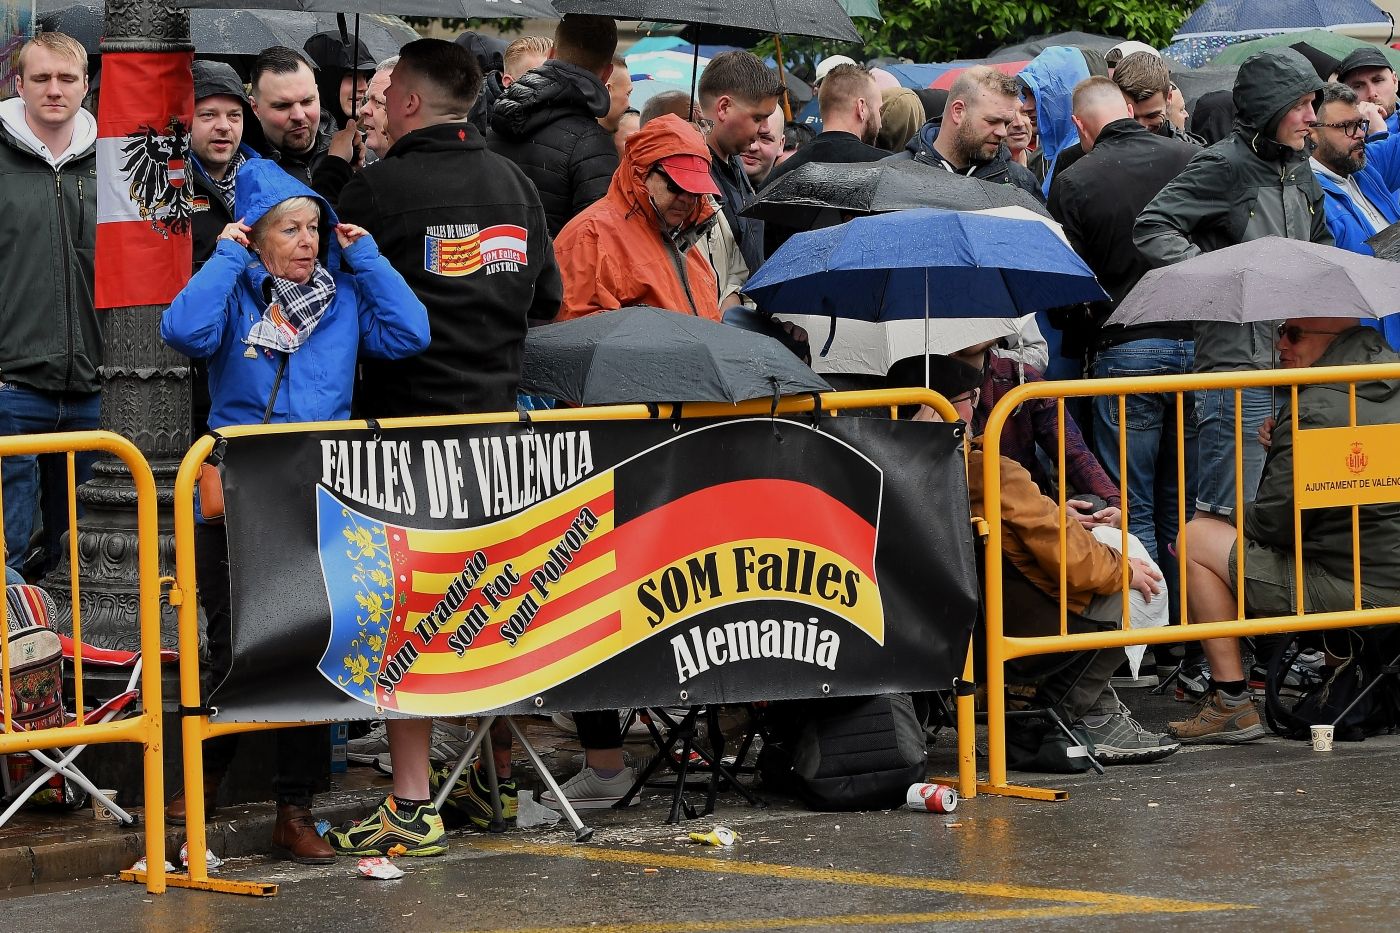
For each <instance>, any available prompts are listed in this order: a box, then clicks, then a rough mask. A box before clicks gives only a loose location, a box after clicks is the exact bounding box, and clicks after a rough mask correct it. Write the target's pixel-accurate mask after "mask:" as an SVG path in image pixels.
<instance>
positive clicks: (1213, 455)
mask: <svg viewBox="0 0 1400 933" xmlns="http://www.w3.org/2000/svg"><path fill="white" fill-rule="evenodd" d="M1322 84H1323V82H1322V80H1321V79H1320V78H1319V77H1318V76H1317V72H1316V71H1314V70H1313V67H1312V66H1311V65H1310V64H1308V60H1307V59H1306V58H1304V57H1303V56H1302V55H1301V54H1299V53H1298V52H1296V51H1294V50H1293V49H1271V50H1269V51H1266V52H1259V53H1256V54H1254V55H1251V56H1250V57H1249V58H1248V59H1246V60H1245V63H1244V64H1243V65H1241V66H1240V70H1239V74H1238V75H1237V76H1236V78H1235V89H1234V101H1235V109H1236V111H1237V116H1236V119H1235V129H1234V132H1233V133H1232V134H1231V135H1230V136H1228V137H1226V138H1225V139H1223V140H1221V141H1220V142H1219V143H1217V144H1216V145H1214V146H1211V147H1210V148H1209V149H1203V150H1201V152H1199V153H1197V155H1196V156H1195V157H1194V158H1193V159H1192V160H1191V161H1190V163H1189V164H1187V166H1186V168H1185V170H1183V171H1182V173H1181V174H1180V175H1178V176H1177V177H1176V179H1175V180H1173V181H1171V182H1168V183H1167V185H1166V187H1164V188H1163V189H1162V190H1161V192H1159V193H1158V195H1157V196H1156V197H1155V198H1154V199H1153V200H1152V201H1151V202H1150V203H1149V204H1148V205H1147V207H1145V208H1144V209H1143V211H1142V213H1141V214H1139V215H1138V219H1137V224H1136V226H1135V227H1134V230H1133V242H1134V243H1136V244H1137V247H1138V249H1140V250H1141V251H1142V253H1143V255H1144V256H1146V257H1147V259H1148V260H1149V261H1150V262H1151V263H1152V264H1153V265H1155V266H1165V265H1169V264H1171V263H1174V262H1180V261H1182V260H1183V259H1190V258H1191V257H1192V256H1196V255H1198V254H1200V253H1203V252H1208V251H1210V250H1215V249H1221V248H1223V247H1226V246H1232V245H1234V244H1236V243H1243V242H1245V241H1246V240H1255V239H1258V238H1260V237H1265V236H1283V237H1291V238H1293V239H1295V240H1311V241H1312V242H1314V243H1327V244H1331V243H1332V234H1331V232H1329V231H1328V229H1327V217H1326V213H1325V211H1324V210H1323V204H1322V197H1323V195H1322V187H1321V185H1319V184H1318V181H1317V179H1316V178H1314V177H1313V173H1312V169H1311V167H1310V166H1309V164H1308V151H1307V138H1308V129H1309V127H1310V126H1311V124H1312V123H1313V121H1314V120H1315V119H1316V116H1315V110H1314V107H1315V104H1316V102H1317V100H1318V98H1319V97H1320V94H1321V91H1322ZM1277 323H1278V322H1277V321H1261V322H1258V323H1252V324H1230V323H1220V322H1198V323H1197V324H1196V326H1195V338H1196V361H1195V369H1196V372H1198V373H1212V372H1236V371H1248V370H1258V369H1272V368H1274V366H1275V359H1274V350H1273V342H1274V328H1275V327H1276V325H1277ZM1195 394H1196V418H1197V421H1198V422H1199V425H1200V439H1199V444H1198V450H1199V456H1198V460H1197V477H1198V485H1197V489H1196V510H1197V511H1198V512H1201V513H1205V514H1209V515H1214V516H1217V517H1220V518H1224V519H1226V520H1229V519H1231V517H1232V516H1233V514H1234V510H1235V504H1236V486H1235V483H1236V477H1235V398H1234V391H1233V390H1227V391H1209V392H1197V393H1195ZM1242 396H1243V397H1242V415H1243V419H1242V420H1243V425H1242V433H1241V435H1240V437H1241V442H1242V444H1243V445H1244V446H1243V451H1242V453H1243V461H1244V469H1243V474H1242V476H1241V478H1240V482H1241V485H1242V486H1243V488H1244V501H1245V502H1249V501H1251V500H1252V499H1253V498H1254V492H1255V490H1256V489H1257V488H1258V486H1259V476H1260V473H1261V472H1262V471H1263V469H1264V450H1263V448H1262V447H1260V446H1259V444H1258V443H1256V442H1255V440H1254V438H1255V435H1256V434H1257V433H1258V430H1259V427H1260V425H1262V424H1263V423H1264V420H1265V419H1266V418H1268V417H1269V416H1270V415H1271V414H1273V412H1272V411H1271V410H1270V409H1271V407H1272V393H1271V391H1270V390H1269V389H1267V388H1263V389H1245V390H1244V391H1243V393H1242Z"/></svg>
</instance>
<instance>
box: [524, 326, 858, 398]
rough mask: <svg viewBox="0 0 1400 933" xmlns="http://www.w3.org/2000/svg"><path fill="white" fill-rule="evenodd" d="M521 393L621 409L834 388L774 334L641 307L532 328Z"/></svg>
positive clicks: (764, 396)
mask: <svg viewBox="0 0 1400 933" xmlns="http://www.w3.org/2000/svg"><path fill="white" fill-rule="evenodd" d="M520 390H521V391H522V392H526V393H529V394H532V395H545V396H549V397H550V398H557V399H562V400H564V401H566V402H572V403H574V404H577V405H621V404H628V403H638V402H658V403H664V402H731V403H737V402H742V401H745V400H747V399H755V398H772V397H773V396H774V395H797V394H801V393H805V392H830V391H831V386H829V385H827V383H826V380H824V379H822V377H820V376H818V375H817V374H816V373H814V372H812V370H811V369H809V368H807V367H806V366H804V365H803V364H802V362H801V361H800V360H798V359H797V357H795V356H793V355H792V353H791V352H790V351H789V350H788V349H787V348H786V347H784V346H783V345H782V344H781V343H779V342H778V341H776V340H774V339H773V338H772V337H765V336H763V335H762V334H756V333H753V332H751V331H746V330H740V329H739V328H737V327H728V326H726V325H724V324H720V323H718V322H717V321H711V320H708V319H706V318H702V317H696V316H694V315H691V314H681V313H678V312H675V311H663V310H662V309H660V308H645V307H638V308H623V309H621V310H619V311H604V312H602V313H599V314H590V315H588V316H586V317H582V318H579V319H577V320H573V321H564V322H562V323H559V324H546V325H545V326H543V327H535V328H531V330H530V333H529V334H528V335H527V336H526V338H525V363H524V366H523V369H522V372H521V375H520Z"/></svg>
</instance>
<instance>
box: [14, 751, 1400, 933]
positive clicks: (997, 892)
mask: <svg viewBox="0 0 1400 933" xmlns="http://www.w3.org/2000/svg"><path fill="white" fill-rule="evenodd" d="M950 754H951V749H949V748H947V747H938V748H936V749H935V756H934V758H935V761H934V770H935V772H936V771H938V770H939V769H940V768H951V757H950ZM1398 768H1400V736H1385V737H1378V738H1373V739H1371V740H1369V741H1367V742H1365V743H1362V744H1351V745H1345V744H1339V745H1338V749H1337V751H1335V752H1334V753H1332V754H1331V755H1324V754H1319V753H1315V752H1313V751H1312V750H1311V748H1310V747H1308V746H1306V745H1303V744H1301V743H1285V742H1282V741H1281V740H1276V739H1268V740H1265V741H1262V742H1259V743H1256V744H1254V745H1251V746H1247V747H1243V748H1219V749H1215V748H1212V749H1186V750H1184V751H1183V752H1181V753H1179V754H1178V755H1176V756H1174V757H1173V758H1170V759H1167V760H1166V761H1164V762H1162V763H1160V764H1158V765H1151V766H1144V767H1137V768H1117V769H1110V771H1109V772H1108V774H1107V775H1106V776H1104V777H1096V776H1093V775H1086V776H1076V777H1072V778H1068V779H1065V778H1060V779H1058V780H1056V779H1054V778H1050V777H1043V778H1038V779H1028V780H1027V783H1036V784H1040V785H1042V786H1059V787H1064V788H1067V789H1068V790H1069V791H1070V799H1069V800H1067V801H1063V802H1059V803H1037V802H1030V801H1023V800H1013V799H1006V798H996V797H989V796H979V797H978V798H977V799H975V800H971V801H965V802H964V803H963V804H962V806H961V807H960V808H959V809H958V811H957V812H956V813H954V814H951V815H948V816H937V815H930V814H922V813H911V812H907V811H893V812H885V813H844V814H822V813H810V812H807V811H806V810H803V809H801V808H800V807H799V806H798V805H796V804H794V803H793V802H791V801H787V800H779V799H771V800H770V806H769V807H768V808H767V809H765V810H753V809H750V808H748V807H746V806H744V805H743V803H742V802H741V801H740V800H738V798H728V797H722V798H721V805H720V815H719V818H718V820H716V819H714V818H711V819H708V820H701V821H696V823H694V824H687V825H684V826H682V827H673V826H667V825H665V824H664V822H663V821H664V819H665V813H666V806H665V801H664V800H663V799H662V798H661V797H659V796H652V797H650V798H648V799H647V800H646V801H645V803H644V805H643V806H641V807H636V808H633V809H632V810H630V811H628V812H625V813H616V812H612V811H605V812H601V813H599V812H596V811H595V812H594V813H591V814H587V815H586V818H587V819H588V820H589V822H591V823H592V825H594V826H595V827H596V828H597V835H596V837H595V839H594V841H593V842H592V843H591V844H588V845H574V844H573V843H572V834H571V833H570V832H569V831H567V830H563V829H530V830H517V831H514V832H511V833H507V834H504V835H499V836H486V835H480V834H471V833H461V834H457V835H455V836H454V838H453V845H452V849H451V851H450V852H449V854H447V855H446V856H443V857H441V858H436V859H419V860H414V859H405V860H400V864H403V865H404V867H405V868H406V869H407V870H408V872H409V873H408V874H407V876H406V877H405V878H403V879H402V880H399V881H392V882H381V881H369V880H364V879H360V878H358V877H355V876H354V873H353V868H354V866H353V861H344V862H342V863H338V864H336V865H331V866H324V867H301V866H294V865H290V864H288V863H280V862H275V861H265V860H241V861H237V862H233V863H230V864H229V865H228V866H227V867H226V868H225V870H224V872H223V873H222V876H224V877H243V878H253V879H257V880H262V881H275V882H278V883H279V884H280V885H281V891H280V893H279V894H278V896H276V897H274V898H269V899H255V898H249V897H236V896H231V895H224V894H211V893H204V892H192V891H180V890H173V889H172V890H171V891H170V892H169V893H167V894H166V895H164V896H161V897H152V896H150V895H147V894H146V893H145V892H144V890H142V889H140V888H138V887H135V886H133V885H127V884H120V883H110V882H104V883H98V884H95V885H89V886H85V887H80V888H72V889H65V890H55V891H49V892H46V893H43V894H38V895H33V896H28V897H23V898H15V899H10V900H0V929H6V930H18V929H28V930H45V929H53V930H94V931H104V933H123V931H148V930H151V931H154V930H161V931H167V930H190V931H243V930H247V931H273V930H277V931H280V930H358V929H367V930H395V931H399V930H403V931H410V930H425V931H426V930H433V931H437V930H443V931H456V930H463V931H465V930H482V931H485V930H509V931H524V930H531V931H534V930H539V931H545V930H549V931H574V930H593V931H612V933H640V931H673V933H689V931H707V933H708V931H722V930H736V931H742V930H825V929H845V930H862V931H878V930H921V929H929V930H972V929H978V930H980V929H984V928H987V929H1014V930H1049V931H1060V930H1063V931H1070V930H1083V929H1095V930H1138V929H1143V928H1153V929H1163V930H1166V929H1180V928H1186V929H1191V930H1193V931H1195V930H1232V931H1233V930H1238V929H1242V928H1250V929H1254V928H1267V929H1275V930H1323V929H1335V930H1353V929H1354V930H1371V929H1393V928H1394V926H1395V923H1396V921H1395V919H1394V918H1395V916H1396V912H1397V908H1400V890H1397V888H1398V887H1400V886H1397V884H1396V879H1397V877H1400V847H1397V846H1396V845H1395V843H1394V841H1393V839H1392V836H1393V835H1394V834H1395V832H1396V829H1397V819H1396V807H1397V801H1398V798H1400V790H1397V786H1396V780H1395V775H1396V773H1397V769H1398ZM1018 777H1027V776H1018ZM715 822H723V823H724V824H725V825H728V826H731V827H733V828H734V829H737V830H739V831H740V832H741V833H742V834H743V840H742V841H741V842H740V843H739V844H738V845H736V846H735V847H734V848H732V849H713V848H707V847H702V846H698V845H693V844H691V843H689V842H688V841H686V840H685V833H686V832H687V831H689V830H690V829H702V828H708V827H709V826H712V825H714V823H715ZM647 869H654V871H647Z"/></svg>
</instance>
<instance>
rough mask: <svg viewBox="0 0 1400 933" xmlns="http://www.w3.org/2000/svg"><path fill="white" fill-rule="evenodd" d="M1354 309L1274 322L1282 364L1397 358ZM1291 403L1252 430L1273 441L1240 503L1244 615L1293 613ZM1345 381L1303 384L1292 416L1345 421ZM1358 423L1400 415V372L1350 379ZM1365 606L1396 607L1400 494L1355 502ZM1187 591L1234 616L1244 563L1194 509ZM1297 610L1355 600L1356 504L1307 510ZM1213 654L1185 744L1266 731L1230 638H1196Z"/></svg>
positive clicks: (1198, 603) (1343, 606)
mask: <svg viewBox="0 0 1400 933" xmlns="http://www.w3.org/2000/svg"><path fill="white" fill-rule="evenodd" d="M1358 324H1359V322H1358V321H1357V320H1356V319H1354V318H1292V319H1290V320H1287V321H1284V322H1283V323H1281V324H1279V325H1278V327H1277V329H1276V334H1277V337H1276V341H1275V347H1276V348H1277V350H1278V356H1279V365H1280V366H1282V367H1283V368H1284V369H1306V368H1309V367H1313V366H1351V365H1361V364H1367V363H1397V362H1400V355H1397V354H1396V352H1395V351H1394V350H1392V349H1391V348H1390V347H1389V345H1387V344H1386V342H1385V340H1384V338H1383V337H1382V336H1381V335H1380V334H1379V333H1377V332H1376V331H1375V330H1373V329H1371V328H1369V327H1360V326H1358ZM1289 404H1291V403H1286V404H1285V405H1284V407H1283V410H1282V411H1281V412H1280V413H1279V415H1278V418H1277V420H1276V421H1275V419H1273V418H1270V419H1268V420H1266V421H1265V423H1264V426H1263V429H1262V430H1261V431H1260V432H1259V440H1260V442H1261V443H1262V444H1264V446H1266V447H1267V448H1268V459H1267V460H1266V461H1265V465H1264V475H1263V478H1262V479H1261V480H1260V483H1259V492H1258V495H1257V496H1256V497H1255V499H1254V501H1253V502H1252V503H1248V504H1247V505H1246V506H1245V511H1244V571H1243V578H1244V579H1243V585H1244V588H1245V590H1244V602H1245V614H1246V615H1247V616H1249V617H1251V618H1266V617H1269V616H1289V615H1293V614H1294V613H1295V612H1296V611H1297V591H1296V589H1295V587H1296V585H1297V583H1296V579H1297V578H1296V575H1295V568H1294V538H1293V529H1294V524H1293V509H1294V503H1293V482H1294V481H1293V415H1292V413H1291V412H1290V410H1289ZM1349 409H1350V400H1349V387H1348V383H1345V382H1337V383H1331V384H1320V385H1305V386H1300V387H1299V389H1298V426H1299V427H1300V428H1303V429H1314V428H1336V427H1345V426H1347V425H1349V424H1350V423H1351V414H1350V410H1349ZM1356 423H1357V424H1393V423H1400V381H1397V380H1394V379H1372V380H1369V381H1362V382H1358V383H1357V384H1356ZM1359 516H1360V519H1359V520H1360V529H1361V542H1362V544H1361V546H1362V548H1364V559H1363V560H1362V562H1361V605H1362V608H1365V609H1371V608H1376V607H1382V606H1396V605H1400V550H1397V548H1396V546H1395V545H1396V543H1397V542H1400V503H1394V502H1388V503H1384V504H1379V505H1363V506H1361V507H1360V510H1359ZM1185 538H1186V593H1187V598H1188V605H1189V607H1190V611H1191V621H1192V622H1221V621H1225V620H1228V619H1234V618H1235V616H1236V606H1237V604H1236V595H1235V594H1236V593H1237V592H1238V587H1239V586H1240V576H1241V573H1240V566H1239V564H1240V561H1239V557H1238V555H1237V554H1236V553H1235V529H1234V528H1232V527H1230V526H1229V525H1227V524H1225V523H1224V522H1220V521H1215V520H1213V519H1210V518H1205V517H1200V516H1198V517H1196V518H1194V519H1192V520H1191V521H1190V522H1188V523H1187V524H1186V535H1185ZM1302 538H1303V565H1304V577H1303V608H1304V610H1305V611H1306V612H1310V613H1311V612H1335V611H1341V610H1349V609H1351V608H1352V605H1353V603H1352V596H1353V594H1352V536H1351V509H1350V508H1348V507H1346V506H1342V507H1338V508H1328V509H1311V510H1309V511H1307V512H1305V513H1303V523H1302ZM1201 645H1202V647H1203V648H1204V649H1205V652H1206V658H1207V659H1208V660H1209V662H1210V669H1211V677H1212V681H1211V684H1212V689H1211V690H1210V692H1208V693H1207V694H1206V695H1205V697H1204V698H1203V699H1202V700H1201V701H1200V703H1199V705H1198V706H1197V707H1196V709H1195V710H1194V711H1193V713H1192V715H1191V717H1190V718H1188V719H1186V720H1184V721H1182V722H1174V723H1170V724H1168V726H1167V730H1168V731H1169V732H1170V733H1171V734H1172V735H1173V736H1175V737H1176V738H1177V739H1179V740H1181V741H1182V742H1186V743H1202V744H1207V743H1208V744H1238V743H1241V742H1249V741H1252V740H1254V739H1257V738H1259V737H1261V736H1263V735H1264V726H1263V725H1262V724H1261V723H1260V721H1259V712H1258V710H1257V709H1255V706H1254V703H1253V701H1252V700H1251V699H1250V696H1249V693H1248V692H1247V691H1246V690H1245V689H1244V668H1243V666H1242V664H1241V658H1240V644H1239V639H1237V638H1216V639H1211V640H1208V641H1204V642H1202V643H1201ZM1326 663H1327V665H1328V666H1327V667H1324V668H1323V670H1322V672H1321V674H1322V679H1323V681H1324V682H1327V681H1329V680H1330V679H1331V678H1332V676H1333V674H1334V671H1335V669H1336V668H1337V667H1340V666H1341V665H1342V663H1343V659H1339V658H1334V657H1330V656H1329V657H1327V659H1326Z"/></svg>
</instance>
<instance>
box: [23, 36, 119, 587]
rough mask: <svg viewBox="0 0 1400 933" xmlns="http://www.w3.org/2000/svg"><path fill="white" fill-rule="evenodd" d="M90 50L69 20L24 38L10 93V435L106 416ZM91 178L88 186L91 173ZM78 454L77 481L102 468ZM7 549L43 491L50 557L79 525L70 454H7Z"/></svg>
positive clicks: (86, 426)
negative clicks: (68, 28)
mask: <svg viewBox="0 0 1400 933" xmlns="http://www.w3.org/2000/svg"><path fill="white" fill-rule="evenodd" d="M87 86H88V79H87V53H86V52H84V51H83V47H82V45H80V44H79V43H78V42H77V41H75V40H74V39H72V38H71V37H69V36H66V35H64V34H63V33H58V32H41V33H39V34H38V35H36V36H35V37H34V38H32V39H30V40H29V41H28V42H26V43H25V44H24V46H23V47H22V48H21V49H20V53H19V81H18V91H19V95H18V96H17V97H12V98H10V99H9V100H7V101H4V102H3V103H0V204H3V206H4V210H3V211H0V239H3V241H4V242H5V244H6V251H5V262H4V263H3V265H0V435H13V434H39V433H44V432H49V431H83V430H92V429H95V428H96V427H97V422H98V409H99V407H100V395H99V392H98V390H99V388H100V386H101V383H100V381H99V380H98V374H97V370H98V367H99V366H101V365H102V333H101V329H100V327H99V325H98V321H97V314H96V313H95V311H94V310H93V266H92V263H93V249H94V242H95V236H96V229H97V227H96V225H97V187H98V186H97V179H96V177H95V175H96V169H95V166H96V159H97V156H96V148H95V144H96V140H97V121H96V120H94V119H93V118H92V114H90V113H88V112H87V111H86V110H83V109H82V106H81V105H82V100H83V95H84V94H86V93H87ZM84 182H86V183H87V188H86V193H84V187H83V183H84ZM93 459H94V457H93V455H91V454H78V457H77V468H78V472H77V481H78V482H79V483H82V482H84V481H86V480H87V479H88V477H89V475H90V474H91V469H92V461H93ZM0 476H3V484H4V500H5V513H4V514H5V547H6V554H5V561H6V563H7V564H8V565H9V566H10V568H11V569H13V570H14V571H16V572H17V573H22V572H23V565H24V561H25V558H26V556H28V551H29V539H30V536H31V533H32V531H33V529H34V516H35V513H36V509H37V507H38V505H39V503H40V501H41V500H42V505H43V524H44V539H43V557H44V559H43V560H42V561H41V562H40V563H39V564H38V565H36V566H35V567H34V568H33V570H32V571H31V573H30V576H31V577H33V578H35V579H37V578H38V577H41V576H42V575H43V574H44V573H45V572H46V571H47V569H48V567H49V566H51V565H52V564H53V563H54V562H56V560H57V558H58V556H59V554H60V551H59V539H60V536H61V535H62V533H63V531H64V529H66V528H67V527H68V497H67V495H66V492H65V490H66V488H67V475H66V468H65V466H64V458H63V456H62V455H61V454H50V455H45V456H43V457H39V458H35V457H20V456H11V457H4V458H2V459H0Z"/></svg>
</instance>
